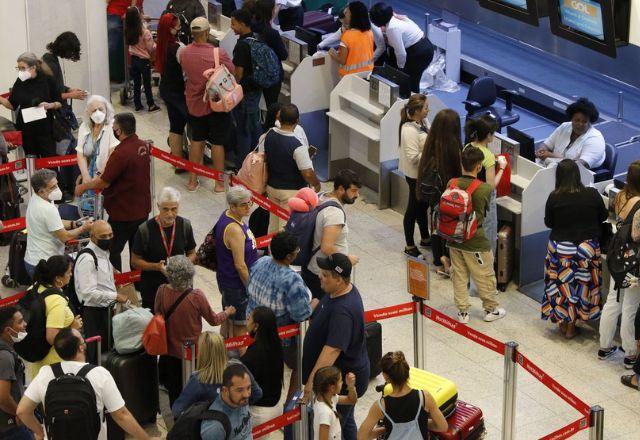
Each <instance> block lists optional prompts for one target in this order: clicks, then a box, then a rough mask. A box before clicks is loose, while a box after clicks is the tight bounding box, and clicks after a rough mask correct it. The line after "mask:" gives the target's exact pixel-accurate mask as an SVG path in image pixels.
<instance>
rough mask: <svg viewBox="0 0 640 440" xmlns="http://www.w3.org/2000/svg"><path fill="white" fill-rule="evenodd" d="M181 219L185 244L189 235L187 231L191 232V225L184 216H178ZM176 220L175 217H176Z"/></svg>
mask: <svg viewBox="0 0 640 440" xmlns="http://www.w3.org/2000/svg"><path fill="white" fill-rule="evenodd" d="M180 218H181V219H182V233H183V234H184V237H183V238H184V242H185V245H186V244H187V239H188V237H189V232H191V233H193V232H192V231H193V227H192V226H191V222H190V221H189V220H188V219H186V218H184V217H180ZM176 221H177V219H176Z"/></svg>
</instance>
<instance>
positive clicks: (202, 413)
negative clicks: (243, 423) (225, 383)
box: [167, 401, 231, 440]
mask: <svg viewBox="0 0 640 440" xmlns="http://www.w3.org/2000/svg"><path fill="white" fill-rule="evenodd" d="M210 406H211V401H209V402H198V403H194V404H193V405H191V406H190V407H189V408H187V409H186V410H185V411H184V412H183V413H182V414H180V417H178V420H176V423H175V424H174V425H173V428H171V431H169V434H168V435H167V440H200V439H201V438H202V437H201V436H200V425H201V424H202V421H203V420H215V421H218V422H220V424H221V425H222V428H223V429H224V432H225V437H224V440H228V439H229V435H230V433H231V422H229V417H227V415H226V414H225V413H223V412H222V411H217V410H213V409H209V407H210ZM220 440H222V439H220Z"/></svg>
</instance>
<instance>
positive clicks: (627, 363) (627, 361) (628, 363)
mask: <svg viewBox="0 0 640 440" xmlns="http://www.w3.org/2000/svg"><path fill="white" fill-rule="evenodd" d="M635 363H636V357H635V356H633V357H625V358H624V361H623V364H624V368H626V369H627V370H631V369H633V366H634V365H635Z"/></svg>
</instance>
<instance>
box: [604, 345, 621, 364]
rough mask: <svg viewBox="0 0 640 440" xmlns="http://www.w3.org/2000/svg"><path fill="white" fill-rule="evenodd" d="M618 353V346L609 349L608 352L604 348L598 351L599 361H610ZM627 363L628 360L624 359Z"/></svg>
mask: <svg viewBox="0 0 640 440" xmlns="http://www.w3.org/2000/svg"><path fill="white" fill-rule="evenodd" d="M617 351H618V347H617V346H615V345H614V346H612V347H611V348H607V349H606V350H603V349H602V348H601V349H600V350H598V359H600V360H601V361H603V360H605V359H609V358H610V357H611V356H613V355H614V354H615V353H616V352H617ZM624 359H625V361H626V360H627V358H624Z"/></svg>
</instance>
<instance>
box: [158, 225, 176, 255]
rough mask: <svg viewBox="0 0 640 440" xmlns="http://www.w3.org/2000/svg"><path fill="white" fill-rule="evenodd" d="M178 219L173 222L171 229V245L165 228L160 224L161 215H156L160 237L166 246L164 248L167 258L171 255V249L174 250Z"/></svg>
mask: <svg viewBox="0 0 640 440" xmlns="http://www.w3.org/2000/svg"><path fill="white" fill-rule="evenodd" d="M176 221H177V219H176V220H175V221H174V222H173V229H172V230H171V240H169V245H168V246H167V237H165V235H164V228H163V227H162V225H161V224H160V217H156V223H158V227H159V228H160V237H162V245H163V246H164V250H165V252H166V253H167V258H169V257H170V256H171V251H172V250H173V242H174V240H175V238H176Z"/></svg>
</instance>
